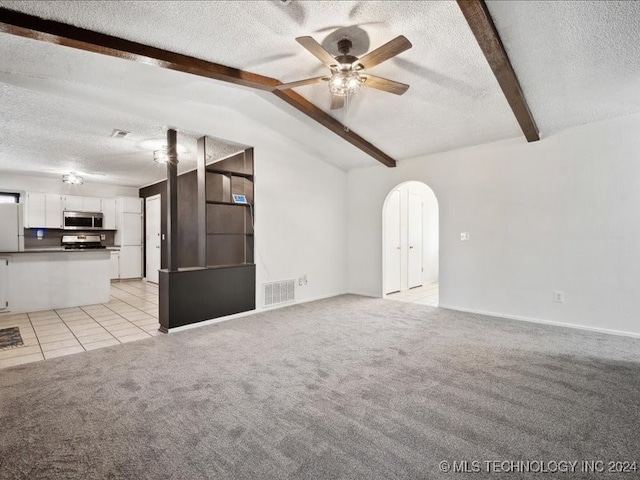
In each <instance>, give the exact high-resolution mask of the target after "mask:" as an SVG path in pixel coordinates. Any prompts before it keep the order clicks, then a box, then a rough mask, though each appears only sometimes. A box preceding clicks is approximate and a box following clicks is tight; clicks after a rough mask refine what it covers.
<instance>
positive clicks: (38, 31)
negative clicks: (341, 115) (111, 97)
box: [0, 8, 396, 167]
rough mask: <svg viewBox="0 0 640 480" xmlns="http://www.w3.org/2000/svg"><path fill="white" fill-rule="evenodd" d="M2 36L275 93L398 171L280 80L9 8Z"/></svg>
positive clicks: (0, 16) (0, 15)
mask: <svg viewBox="0 0 640 480" xmlns="http://www.w3.org/2000/svg"><path fill="white" fill-rule="evenodd" d="M0 32H3V33H8V34H11V35H17V36H20V37H26V38H32V39H35V40H40V41H44V42H48V43H54V44H56V45H64V46H67V47H72V48H76V49H79V50H85V51H88V52H95V53H100V54H102V55H108V56H111V57H116V58H122V59H125V60H133V61H136V62H140V63H146V64H151V65H156V66H159V67H162V68H166V69H169V70H177V71H180V72H184V73H190V74H192V75H197V76H200V77H206V78H211V79H214V80H219V81H222V82H227V83H231V84H234V85H241V86H245V87H250V88H255V89H259V90H266V91H271V92H273V93H274V94H275V95H276V96H278V97H280V98H281V99H283V100H284V101H286V102H287V103H288V104H290V105H292V106H293V107H295V108H297V109H298V110H299V111H301V112H302V113H304V114H305V115H307V116H309V117H310V118H311V119H312V120H314V121H316V122H318V123H319V124H321V125H323V126H324V127H326V128H328V129H329V130H331V131H332V132H333V133H335V134H336V135H338V136H339V137H341V138H343V139H344V140H346V141H347V142H349V143H351V144H352V145H354V146H356V147H357V148H359V149H360V150H362V151H363V152H364V153H366V154H367V155H370V156H371V157H373V158H375V159H376V160H378V161H380V162H381V163H382V164H384V165H386V166H388V167H395V166H396V162H395V160H394V159H393V158H391V157H389V156H388V155H387V154H386V153H384V152H383V151H382V150H380V149H378V148H377V147H376V146H374V145H372V144H371V143H369V142H367V141H366V140H364V139H363V138H362V137H360V136H359V135H357V134H356V133H354V132H352V131H350V130H349V129H347V128H346V127H345V126H344V125H343V124H341V123H340V122H338V121H337V120H336V119H335V118H333V117H332V116H331V115H329V114H328V113H326V112H324V111H323V110H321V109H320V108H318V107H316V106H315V105H313V104H312V103H311V102H309V101H308V100H307V99H305V98H304V97H302V96H301V95H298V94H297V93H295V92H293V91H292V90H276V89H275V87H276V86H278V85H281V84H282V82H280V80H278V79H275V78H270V77H266V76H263V75H259V74H256V73H252V72H247V71H244V70H239V69H237V68H232V67H227V66H225V65H220V64H218V63H214V62H209V61H206V60H202V59H199V58H195V57H190V56H188V55H183V54H180V53H175V52H171V51H168V50H163V49H161V48H156V47H151V46H149V45H144V44H141V43H137V42H132V41H129V40H125V39H123V38H118V37H114V36H111V35H106V34H104V33H99V32H95V31H92V30H87V29H84V28H79V27H76V26H73V25H68V24H66V23H61V22H56V21H53V20H45V19H43V18H40V17H36V16H33V15H27V14H25V13H21V12H16V11H13V10H9V9H6V8H0Z"/></svg>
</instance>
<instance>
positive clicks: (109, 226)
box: [102, 198, 117, 230]
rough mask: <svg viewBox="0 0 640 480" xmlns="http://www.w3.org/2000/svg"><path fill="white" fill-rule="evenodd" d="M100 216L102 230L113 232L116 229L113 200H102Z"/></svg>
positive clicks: (114, 203) (114, 202) (114, 201)
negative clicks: (101, 217)
mask: <svg viewBox="0 0 640 480" xmlns="http://www.w3.org/2000/svg"><path fill="white" fill-rule="evenodd" d="M102 216H103V221H102V228H104V229H105V230H115V229H116V228H117V225H116V199H115V198H103V199H102Z"/></svg>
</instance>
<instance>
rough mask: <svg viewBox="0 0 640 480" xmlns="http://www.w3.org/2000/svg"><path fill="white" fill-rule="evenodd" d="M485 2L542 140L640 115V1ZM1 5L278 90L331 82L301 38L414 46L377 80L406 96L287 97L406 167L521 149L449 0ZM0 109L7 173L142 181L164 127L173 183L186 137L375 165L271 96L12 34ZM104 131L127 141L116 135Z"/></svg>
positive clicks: (3, 59) (363, 47) (0, 45)
mask: <svg viewBox="0 0 640 480" xmlns="http://www.w3.org/2000/svg"><path fill="white" fill-rule="evenodd" d="M487 6H488V10H489V13H490V15H491V17H492V18H493V22H494V23H495V27H496V29H497V31H498V33H499V34H500V37H501V38H502V42H503V44H504V48H505V50H506V52H507V54H508V56H509V59H510V61H511V64H512V65H513V68H514V71H515V73H516V75H517V77H518V79H519V81H520V85H521V87H522V91H523V93H524V97H525V98H526V101H527V102H528V105H529V108H530V111H531V113H532V116H533V118H534V119H535V121H536V123H537V125H538V128H539V130H540V132H541V137H542V141H544V138H545V137H548V136H550V135H553V134H554V133H557V132H559V131H561V130H563V129H566V128H569V127H571V126H575V125H579V124H584V123H589V122H594V121H598V120H602V119H605V118H611V117H615V116H619V115H625V114H630V113H635V112H638V111H640V88H638V86H639V84H640V76H639V74H638V72H640V68H639V67H640V65H639V63H640V55H639V53H640V52H639V49H640V45H639V44H638V42H637V38H638V36H639V35H640V2H626V1H621V2H600V1H587V2H573V1H566V2H563V1H555V2H546V1H542V2H536V1H528V2H522V1H513V2H509V1H499V2H487ZM0 7H3V8H6V9H9V10H15V11H19V12H24V13H26V14H29V15H34V16H38V17H42V18H45V19H49V20H55V21H57V22H62V23H65V24H69V25H74V26H77V27H82V28H85V29H88V30H92V31H96V32H101V33H105V34H109V35H113V36H115V37H119V38H123V39H126V40H130V41H134V42H139V43H142V44H145V45H149V46H153V47H158V48H162V49H165V50H168V51H171V52H176V53H179V54H183V55H189V56H192V57H196V58H199V59H202V60H206V61H209V62H215V63H218V64H221V65H226V66H228V67H233V68H237V69H242V70H246V71H250V72H254V73H256V74H260V75H264V76H267V77H272V78H275V79H278V80H279V81H281V82H288V81H293V80H299V79H302V78H308V77H314V76H318V75H323V74H325V73H326V67H323V66H322V64H321V63H320V62H319V61H318V60H317V59H316V58H315V57H313V56H312V55H311V54H309V52H307V51H306V50H305V49H303V48H302V47H301V46H300V45H299V44H298V43H297V42H296V41H295V38H296V37H300V36H305V35H310V36H312V37H314V38H315V39H316V40H317V41H318V42H320V43H322V44H323V45H324V46H325V47H326V48H327V49H328V50H329V52H331V53H333V54H337V50H336V43H335V42H336V41H337V39H338V37H339V36H340V35H342V34H344V33H346V34H348V35H349V37H350V38H351V39H352V41H353V44H354V51H353V52H352V53H354V54H356V55H358V56H359V55H362V54H363V53H365V52H366V51H370V50H372V49H374V48H376V47H378V46H380V45H382V44H384V43H386V42H387V41H389V40H391V39H392V38H394V37H396V36H398V35H405V36H406V37H407V38H408V39H409V40H410V41H411V43H412V44H413V48H411V49H410V50H408V51H406V52H404V53H402V54H400V55H398V56H397V57H395V58H394V59H392V60H389V61H387V62H384V63H382V64H380V65H378V66H376V67H374V68H372V69H371V73H373V74H375V75H379V76H382V77H386V78H390V79H393V80H397V81H400V82H402V83H407V84H409V85H410V88H409V90H408V91H407V92H406V93H405V94H404V95H403V96H396V95H392V94H389V93H384V92H380V91H378V90H375V89H361V91H360V92H358V94H357V95H356V96H355V97H354V99H353V101H352V102H351V104H350V106H349V109H348V110H345V109H342V110H334V111H332V110H329V104H330V95H329V92H328V89H327V85H326V84H325V83H320V84H315V85H309V86H304V87H299V88H297V89H296V92H297V93H299V94H300V95H302V96H303V97H305V98H306V99H308V100H310V101H311V102H312V103H313V104H315V105H316V106H317V107H319V108H320V109H322V110H323V111H324V112H325V113H326V114H328V115H330V116H333V117H334V118H335V119H336V120H338V121H339V122H341V123H342V124H344V125H346V126H347V127H348V128H349V129H350V130H351V131H353V132H355V133H356V134H357V135H359V136H361V137H363V138H364V139H365V140H366V141H367V142H370V143H371V144H373V145H375V147H377V148H378V149H380V150H381V151H382V152H384V153H385V154H387V155H389V156H390V157H392V158H394V159H395V160H396V161H398V162H402V161H403V160H404V159H407V158H413V157H417V156H423V155H427V154H429V153H434V152H439V151H444V150H450V149H455V148H460V147H465V146H471V145H476V144H480V143H487V142H492V141H497V140H501V139H506V138H512V137H519V138H522V141H523V142H525V139H524V136H523V134H522V130H521V128H520V127H519V125H518V123H517V121H516V119H515V117H514V114H513V112H512V110H511V108H510V107H509V104H508V103H507V100H506V99H505V95H504V94H503V92H502V90H501V89H500V86H499V85H498V82H497V81H496V77H495V76H494V74H493V72H492V71H491V68H490V67H489V64H488V63H487V60H486V58H485V57H484V55H483V53H482V51H481V49H480V47H479V45H478V42H477V41H476V39H475V37H474V35H473V33H472V31H471V30H470V28H469V25H468V24H467V21H466V20H465V17H464V16H463V14H462V12H461V9H460V7H459V6H458V4H457V3H456V2H453V1H441V2H432V1H424V2H409V1H397V2H396V1H362V2H347V1H344V2H325V1H300V0H293V1H290V2H281V1H278V0H271V1H269V0H264V1H242V2H238V1H215V2H190V1H178V2H173V1H162V2H138V1H120V2H79V1H56V2H48V1H36V2H30V1H19V2H14V1H2V0H0ZM0 22H2V17H1V15H0ZM336 32H337V33H336ZM186 113H188V115H187V114H186ZM0 114H1V118H0V171H1V170H4V171H15V172H23V173H31V174H38V175H42V174H49V175H59V174H61V173H64V172H68V171H70V170H73V171H79V172H83V173H85V174H89V175H91V174H93V175H96V176H97V177H99V178H100V180H101V181H104V182H107V183H115V184H121V185H134V186H139V185H144V184H148V183H150V182H152V181H155V180H159V179H161V178H163V177H164V175H165V172H164V170H163V169H162V168H161V167H158V166H157V165H155V164H153V162H150V159H151V153H150V152H151V150H153V148H157V142H159V141H160V142H161V141H162V138H163V135H164V131H165V130H166V128H167V127H175V128H176V129H177V130H178V131H179V132H181V138H180V139H179V140H180V143H181V144H182V145H183V147H184V150H183V151H182V153H181V154H180V168H181V169H182V170H183V171H184V170H188V169H191V168H194V166H195V164H194V154H195V148H194V147H193V145H194V143H193V139H194V138H195V137H197V136H199V135H201V134H207V135H211V136H217V137H221V138H223V139H226V140H229V141H230V142H226V143H225V142H221V143H220V152H221V155H222V154H224V153H225V152H226V153H228V152H229V151H231V150H233V149H234V148H235V147H238V148H241V145H239V144H242V143H251V138H252V136H253V132H254V130H255V129H256V128H259V129H263V130H264V131H267V132H269V133H270V134H272V135H273V138H274V139H276V141H283V142H284V141H287V142H293V143H295V144H297V145H299V146H300V147H301V148H303V149H306V150H308V151H310V152H312V153H313V154H315V155H316V156H318V157H320V158H322V159H323V160H325V161H326V162H328V163H331V164H333V165H336V166H337V167H339V168H341V169H343V170H349V169H352V168H358V167H363V166H370V165H377V164H378V162H377V161H376V160H375V159H374V158H372V157H371V156H370V155H368V154H367V153H365V152H363V151H362V150H360V149H358V148H356V147H355V146H353V145H352V144H350V143H348V142H346V141H345V140H344V139H342V138H341V137H340V136H338V135H335V134H334V133H332V132H330V131H329V130H327V129H325V128H324V127H322V126H321V125H319V124H318V123H317V122H315V121H314V120H312V119H311V118H309V117H307V116H305V115H303V114H302V113H300V112H299V111H297V110H295V109H294V108H292V107H291V106H290V105H288V104H287V103H285V102H284V101H283V100H281V99H280V98H278V97H276V96H274V95H272V94H271V93H269V92H263V91H259V90H254V89H251V88H247V87H243V86H237V85H231V84H228V83H224V82H221V81H218V80H212V79H208V78H203V77H201V76H194V75H190V74H188V73H183V72H177V71H172V70H167V69H165V68H162V67H161V66H159V65H157V64H153V62H151V64H145V63H139V62H135V61H131V60H127V59H121V58H113V57H110V56H105V55H101V54H98V53H93V52H87V51H82V50H78V49H73V48H69V47H64V46H60V45H55V44H51V43H46V42H42V41H40V40H35V39H30V38H24V37H21V36H15V35H11V34H9V33H0ZM114 128H121V129H124V130H128V131H130V132H131V135H130V137H128V138H127V139H124V140H125V141H118V140H117V139H113V138H111V137H110V134H111V132H112V130H113V129H114ZM154 142H155V143H154Z"/></svg>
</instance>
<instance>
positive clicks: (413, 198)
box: [407, 192, 423, 288]
mask: <svg viewBox="0 0 640 480" xmlns="http://www.w3.org/2000/svg"><path fill="white" fill-rule="evenodd" d="M422 218H423V213H422V197H421V196H419V195H414V194H412V193H411V192H409V208H408V211H407V220H408V221H407V243H408V245H409V248H408V249H407V286H408V287H409V288H414V287H419V286H421V285H422V243H423V240H422V236H423V230H422Z"/></svg>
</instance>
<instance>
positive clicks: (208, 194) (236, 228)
mask: <svg viewBox="0 0 640 480" xmlns="http://www.w3.org/2000/svg"><path fill="white" fill-rule="evenodd" d="M198 157H199V158H198V162H203V163H205V168H202V167H200V166H199V168H198V171H197V172H196V171H192V172H189V173H186V174H184V175H180V176H179V177H178V178H177V182H176V183H177V186H178V188H177V192H178V198H177V205H176V206H175V208H176V209H177V214H178V215H177V216H178V218H177V225H178V234H177V245H175V248H176V251H177V268H176V269H174V270H170V269H168V268H166V266H168V265H167V263H166V260H167V256H166V251H165V250H166V248H165V244H166V242H162V248H161V257H162V260H163V261H162V266H163V269H162V270H160V276H159V281H160V292H159V293H160V309H159V310H160V315H159V316H160V325H161V327H160V330H162V331H164V332H168V331H169V330H170V329H171V328H175V327H179V326H183V325H188V324H191V323H196V322H201V321H203V320H208V319H212V318H218V317H221V316H225V315H231V314H234V313H240V312H244V311H248V310H253V309H255V288H256V272H255V264H254V231H253V216H254V212H253V208H254V206H253V204H254V201H253V198H254V174H253V149H251V148H249V149H247V150H245V151H243V152H240V153H238V154H234V155H232V156H230V157H228V158H225V159H222V160H219V161H214V162H210V163H208V164H206V159H208V158H212V155H211V153H210V152H208V149H207V137H203V138H201V139H199V140H198ZM202 176H204V178H201V177H202ZM199 177H200V178H199ZM201 188H204V192H202V191H200V189H201ZM158 193H160V194H161V195H162V202H161V206H162V217H163V220H164V219H165V218H167V217H168V214H167V208H169V203H168V202H167V201H166V200H167V199H166V198H165V196H166V181H165V182H159V183H158V184H154V185H151V186H148V187H145V188H143V189H141V190H140V196H141V197H145V198H146V197H150V196H152V195H156V194H158ZM234 194H242V195H244V196H245V197H246V200H247V202H248V204H239V203H236V202H234V201H233V195H234ZM201 199H204V205H202V204H201ZM202 221H204V225H202ZM161 230H162V233H163V234H165V235H167V234H168V233H169V232H167V231H166V223H165V222H164V221H163V222H162V225H161ZM201 252H202V254H200V253H201ZM202 259H204V263H205V264H204V265H202V264H201V263H203V262H202Z"/></svg>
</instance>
